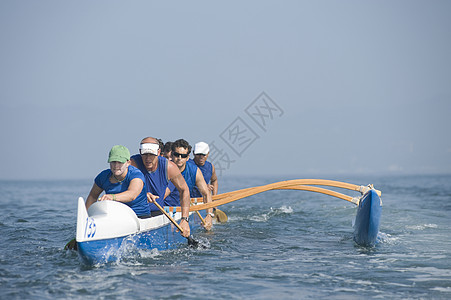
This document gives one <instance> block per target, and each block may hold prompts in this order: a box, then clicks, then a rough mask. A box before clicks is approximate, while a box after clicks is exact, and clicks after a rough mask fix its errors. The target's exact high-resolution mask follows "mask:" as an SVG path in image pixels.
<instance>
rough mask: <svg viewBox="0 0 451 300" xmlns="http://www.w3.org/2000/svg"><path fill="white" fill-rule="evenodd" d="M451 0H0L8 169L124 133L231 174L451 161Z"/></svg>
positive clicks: (86, 166) (100, 148)
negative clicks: (189, 153) (198, 145)
mask: <svg viewBox="0 0 451 300" xmlns="http://www.w3.org/2000/svg"><path fill="white" fill-rule="evenodd" d="M450 16H451V1H223V2H218V1H160V2H155V1H111V0H108V1H56V0H55V1H15V0H2V1H0V43H1V47H0V99H1V103H0V125H1V135H0V138H1V148H0V155H1V157H2V158H3V163H2V167H3V168H2V172H1V175H0V179H21V178H24V179H34V178H36V179H41V178H42V179H59V178H61V179H66V178H67V179H71V178H94V177H95V176H96V175H97V174H98V173H99V172H100V171H101V170H103V169H105V168H108V164H107V155H108V151H109V150H110V148H111V147H112V146H113V145H116V144H123V145H125V146H127V147H128V148H129V149H130V151H131V152H132V153H136V152H137V149H138V145H139V142H140V140H141V139H142V138H143V137H146V136H154V137H159V138H161V139H163V140H164V141H168V140H172V141H173V140H175V139H178V138H185V139H186V140H188V141H189V142H190V143H191V144H194V143H195V142H198V141H205V142H207V143H212V142H213V144H214V145H215V149H216V153H215V154H214V153H212V155H215V157H214V158H215V160H216V163H217V164H219V165H220V166H221V168H222V170H223V174H224V175H233V174H242V175H253V174H258V175H265V174H268V175H271V174H277V175H285V174H286V175H287V176H289V177H287V179H291V178H293V177H298V178H309V177H321V176H320V175H321V174H370V173H378V174H398V173H401V174H418V173H451V134H450V133H449V131H450V129H451V118H450V116H449V115H450V113H451V17H450Z"/></svg>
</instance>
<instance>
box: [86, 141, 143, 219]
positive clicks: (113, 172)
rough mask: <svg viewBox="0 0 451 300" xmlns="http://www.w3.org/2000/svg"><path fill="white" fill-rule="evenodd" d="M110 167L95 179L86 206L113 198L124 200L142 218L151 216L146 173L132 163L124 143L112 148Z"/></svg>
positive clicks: (109, 159) (113, 199)
mask: <svg viewBox="0 0 451 300" xmlns="http://www.w3.org/2000/svg"><path fill="white" fill-rule="evenodd" d="M108 162H109V163H110V168H109V169H106V170H103V171H102V172H100V174H99V175H97V177H96V178H95V179H94V184H93V186H92V188H91V191H90V192H89V196H88V198H87V199H86V208H89V207H90V206H91V205H92V204H93V203H94V202H96V201H97V199H99V196H100V194H101V193H102V192H103V191H105V194H104V195H103V196H102V197H100V199H99V200H98V201H103V200H112V201H118V202H122V203H124V204H126V205H128V206H130V208H131V209H133V211H134V212H135V213H136V215H137V216H138V217H140V218H146V217H149V216H150V206H149V203H148V202H147V195H146V188H145V180H144V175H143V174H142V172H141V171H140V170H138V169H137V168H135V167H133V166H132V165H131V164H130V151H128V149H127V148H126V147H124V146H122V145H116V146H113V148H111V150H110V153H109V155H108Z"/></svg>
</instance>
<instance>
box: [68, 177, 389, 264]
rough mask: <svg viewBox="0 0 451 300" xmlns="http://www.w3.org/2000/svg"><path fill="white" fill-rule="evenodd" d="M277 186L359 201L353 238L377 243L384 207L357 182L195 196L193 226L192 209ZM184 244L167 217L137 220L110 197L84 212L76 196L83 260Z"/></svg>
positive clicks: (308, 182)
mask: <svg viewBox="0 0 451 300" xmlns="http://www.w3.org/2000/svg"><path fill="white" fill-rule="evenodd" d="M318 185H323V186H332V187H339V188H345V189H350V190H354V191H358V192H360V193H361V196H360V197H351V196H348V195H344V194H341V193H338V192H336V191H332V190H327V189H324V188H321V187H318ZM276 189H290V190H304V191H311V192H317V193H323V194H327V195H330V196H334V197H337V198H341V199H344V200H347V201H349V202H351V203H354V204H356V205H358V208H357V213H356V217H355V222H354V241H355V242H356V243H357V244H358V245H361V246H374V245H375V243H376V241H377V235H378V232H379V225H380V218H381V211H382V201H381V198H380V195H381V193H380V191H377V190H375V189H374V188H373V186H372V185H368V186H357V185H353V184H349V183H343V182H338V181H331V180H322V179H297V180H289V181H282V182H277V183H273V184H268V185H264V186H259V187H252V188H247V189H242V190H238V191H233V192H228V193H224V194H219V195H215V196H213V202H212V203H202V198H197V199H196V198H193V199H191V202H192V204H193V205H192V206H191V207H190V227H191V230H192V231H195V230H196V228H199V227H200V223H201V220H200V218H199V217H198V215H196V214H194V213H193V212H194V211H201V210H205V209H208V208H212V207H217V206H219V205H223V204H226V203H230V202H232V201H235V200H238V199H242V198H244V197H248V196H250V195H255V194H258V193H261V192H264V191H268V190H276ZM165 210H166V212H169V214H170V216H172V218H174V219H175V220H176V221H177V222H179V221H180V219H181V213H180V207H165ZM183 243H186V238H184V237H182V236H181V235H180V232H178V231H177V228H176V227H175V226H174V225H173V224H172V223H171V221H170V220H169V219H168V217H166V216H165V215H159V216H155V217H151V218H147V219H140V218H138V217H137V216H136V214H135V213H134V212H133V210H132V209H131V208H129V207H128V206H127V205H125V204H123V203H120V202H115V201H108V200H107V201H100V202H96V203H94V204H92V205H91V206H90V207H89V209H88V210H86V207H85V202H84V200H83V198H82V197H80V198H79V199H78V215H77V233H76V244H77V251H78V253H79V256H80V257H81V259H82V260H83V261H84V262H85V263H86V264H89V265H94V264H99V263H108V262H112V261H117V260H118V259H120V258H121V256H122V255H123V254H124V253H126V252H127V251H129V250H130V249H146V250H150V249H158V250H168V249H174V248H176V247H180V245H182V244H183Z"/></svg>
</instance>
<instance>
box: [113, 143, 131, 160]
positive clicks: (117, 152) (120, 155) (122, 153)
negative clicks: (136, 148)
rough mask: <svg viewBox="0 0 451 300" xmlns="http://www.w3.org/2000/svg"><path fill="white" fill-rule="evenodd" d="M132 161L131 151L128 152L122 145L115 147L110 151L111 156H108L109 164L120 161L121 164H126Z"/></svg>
mask: <svg viewBox="0 0 451 300" xmlns="http://www.w3.org/2000/svg"><path fill="white" fill-rule="evenodd" d="M128 160H130V151H128V149H127V147H124V146H122V145H116V146H113V148H111V150H110V154H109V155H108V162H109V163H110V162H112V161H118V162H121V163H125V162H127V161H128Z"/></svg>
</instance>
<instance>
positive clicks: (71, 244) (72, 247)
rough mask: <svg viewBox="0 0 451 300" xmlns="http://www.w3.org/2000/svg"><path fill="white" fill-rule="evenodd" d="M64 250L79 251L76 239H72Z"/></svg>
mask: <svg viewBox="0 0 451 300" xmlns="http://www.w3.org/2000/svg"><path fill="white" fill-rule="evenodd" d="M64 250H77V241H76V240H75V239H71V240H70V241H69V242H68V243H67V244H66V246H64Z"/></svg>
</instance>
